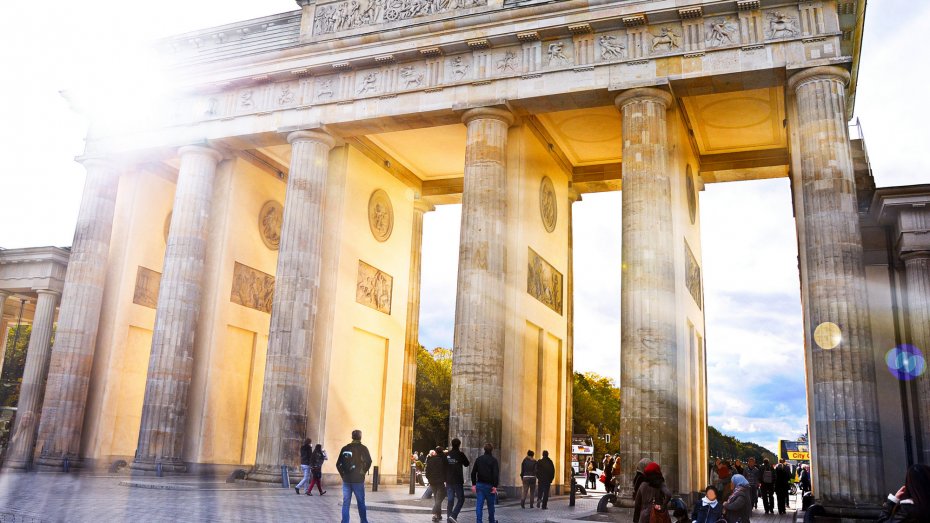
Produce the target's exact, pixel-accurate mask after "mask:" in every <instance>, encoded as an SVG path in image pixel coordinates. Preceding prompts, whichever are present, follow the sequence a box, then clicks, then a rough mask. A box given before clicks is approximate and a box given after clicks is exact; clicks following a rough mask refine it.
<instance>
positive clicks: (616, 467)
mask: <svg viewBox="0 0 930 523" xmlns="http://www.w3.org/2000/svg"><path fill="white" fill-rule="evenodd" d="M610 472H611V474H610V475H611V477H612V478H613V479H612V480H611V481H610V488H609V489H608V490H607V491H608V492H617V491H618V490H619V488H620V484H619V482H620V479H621V478H622V477H623V468H621V466H620V454H614V464H613V467H611V469H610Z"/></svg>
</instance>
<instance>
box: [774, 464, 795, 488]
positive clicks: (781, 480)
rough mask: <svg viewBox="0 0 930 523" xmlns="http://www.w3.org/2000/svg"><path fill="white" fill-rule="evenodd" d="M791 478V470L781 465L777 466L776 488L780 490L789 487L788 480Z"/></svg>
mask: <svg viewBox="0 0 930 523" xmlns="http://www.w3.org/2000/svg"><path fill="white" fill-rule="evenodd" d="M790 477H791V469H789V468H788V467H787V466H785V465H783V464H781V463H779V464H778V465H776V466H775V486H776V487H780V488H787V487H788V480H789V478H790Z"/></svg>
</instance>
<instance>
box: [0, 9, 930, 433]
mask: <svg viewBox="0 0 930 523" xmlns="http://www.w3.org/2000/svg"><path fill="white" fill-rule="evenodd" d="M293 9H296V4H295V2H294V1H293V0H263V1H257V0H249V1H245V0H242V1H235V0H198V1H197V2H190V1H189V0H160V1H159V2H157V3H155V4H151V3H150V4H143V3H127V2H125V1H124V0H88V1H84V2H63V3H57V4H54V5H50V4H48V3H43V2H24V1H19V2H15V1H14V2H2V3H0V20H9V21H12V22H11V23H9V24H7V27H5V28H4V31H2V32H0V63H3V64H4V70H5V71H11V72H15V74H10V75H8V76H7V77H5V81H4V82H3V83H0V100H3V101H4V103H3V104H0V152H2V153H4V154H3V157H4V169H3V170H2V171H0V196H2V197H3V198H2V203H0V224H3V225H2V226H0V246H2V247H7V248H11V247H25V246H35V245H70V243H71V237H72V234H73V231H74V223H75V220H76V215H77V208H78V205H79V203H80V193H81V188H82V186H83V181H84V172H83V169H82V168H81V166H79V165H78V164H76V163H74V162H73V161H72V158H73V157H74V156H76V155H78V154H80V153H81V151H82V149H83V137H84V135H85V133H86V122H85V121H84V120H83V118H81V117H80V116H78V115H76V114H74V113H73V112H72V111H71V110H70V109H69V107H68V104H67V103H66V102H65V101H64V99H63V98H62V97H61V96H60V94H59V91H61V90H65V89H75V88H80V87H82V86H84V87H87V86H90V87H96V86H103V87H105V88H106V87H111V86H112V85H114V84H118V83H119V79H120V78H121V77H126V76H127V75H131V73H132V72H133V71H135V70H138V68H139V67H143V68H144V66H145V62H144V60H142V59H140V57H142V56H144V55H143V54H142V50H141V47H140V46H141V44H142V43H144V42H145V41H147V40H150V39H152V38H157V37H160V36H165V35H169V34H176V33H180V32H185V31H189V30H193V29H198V28H204V27H209V26H215V25H221V24H224V23H229V22H234V21H238V20H244V19H248V18H253V17H259V16H265V15H269V14H273V13H279V12H283V11H289V10H293ZM928 20H930V2H915V1H913V0H882V1H880V2H879V1H874V0H873V1H872V2H870V7H869V13H868V16H867V22H866V36H865V43H864V49H863V54H862V66H861V74H860V82H859V94H858V99H857V106H856V115H857V116H859V117H861V118H862V123H863V128H864V131H865V136H866V140H867V144H868V149H869V154H870V156H871V160H872V166H873V170H874V171H875V176H876V181H877V183H878V185H879V186H887V185H898V184H910V183H927V182H930V174H928V173H930V155H927V154H926V147H927V146H926V144H927V143H928V141H930V140H928V138H930V136H928V134H930V131H928V126H927V122H928V121H930V106H928V105H927V104H925V103H922V97H923V91H925V89H923V86H926V85H930V68H926V67H921V66H920V64H919V63H918V62H916V61H914V59H913V56H915V55H914V53H915V51H916V50H918V49H922V48H923V47H924V44H923V42H922V41H921V40H922V39H923V38H924V36H925V35H926V34H927V33H928V29H930V22H928ZM27 48H28V52H25V51H24V50H25V49H27ZM120 94H121V95H122V99H123V100H124V103H125V104H126V105H125V107H124V108H121V109H125V112H131V111H132V110H133V109H134V108H138V107H139V104H140V102H139V101H138V100H135V99H134V96H137V93H136V92H135V91H134V88H133V86H130V87H128V88H126V89H123V90H121V91H120ZM49 188H54V190H53V191H50V190H49ZM788 191H789V190H788V182H787V180H768V181H758V182H739V183H730V184H723V185H710V186H708V187H707V189H706V190H705V191H704V192H703V193H701V197H700V198H701V207H702V210H701V219H702V235H703V248H704V255H703V260H702V261H703V267H704V277H705V303H706V319H707V354H708V389H709V394H708V397H709V405H708V407H709V415H710V421H711V423H712V424H713V425H715V426H717V427H718V428H720V429H722V430H723V431H724V432H726V433H729V434H733V435H735V436H737V437H740V438H742V439H749V440H753V441H756V442H757V443H761V444H763V445H767V446H769V447H774V445H775V441H776V440H777V439H778V438H779V437H783V436H789V437H792V436H795V435H797V433H799V432H801V431H802V430H803V429H804V425H805V423H806V410H805V400H804V380H803V374H802V372H803V370H802V369H803V358H802V356H803V353H802V350H803V349H802V344H803V341H802V323H801V309H800V299H799V295H798V293H799V283H798V275H797V260H796V256H797V252H796V249H797V248H796V244H795V236H794V234H795V232H794V221H793V218H792V213H791V208H790V194H789V192H788ZM574 216H575V270H576V273H575V282H576V283H575V287H576V288H575V290H576V296H575V303H576V342H575V351H576V356H575V361H576V368H577V369H578V370H593V371H598V372H601V373H603V374H607V375H609V376H611V377H614V378H618V377H619V374H620V363H619V362H620V349H619V348H620V330H619V329H620V326H619V322H620V320H619V318H620V273H619V270H618V267H619V264H620V194H619V193H606V194H592V195H585V197H584V200H583V201H582V202H579V203H577V204H575V207H574ZM458 220H459V208H458V206H445V207H441V208H439V209H438V210H437V211H436V212H434V213H430V214H428V215H427V217H426V220H425V223H424V242H423V243H424V252H423V286H422V291H423V300H422V313H421V322H422V323H421V340H422V342H423V343H424V344H425V345H427V346H450V345H451V344H452V329H453V319H454V312H455V271H456V266H457V261H456V260H457V256H458V245H457V243H458Z"/></svg>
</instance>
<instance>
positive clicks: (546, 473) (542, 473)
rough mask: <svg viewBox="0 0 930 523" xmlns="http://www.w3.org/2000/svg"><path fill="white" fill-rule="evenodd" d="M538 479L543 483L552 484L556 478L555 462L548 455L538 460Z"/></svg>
mask: <svg viewBox="0 0 930 523" xmlns="http://www.w3.org/2000/svg"><path fill="white" fill-rule="evenodd" d="M536 479H538V480H539V483H540V484H542V485H551V484H552V482H553V480H555V463H553V462H552V460H551V459H549V458H548V457H544V458H542V459H540V460H539V461H538V462H536Z"/></svg>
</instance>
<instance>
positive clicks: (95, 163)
mask: <svg viewBox="0 0 930 523" xmlns="http://www.w3.org/2000/svg"><path fill="white" fill-rule="evenodd" d="M74 161H76V162H77V163H79V164H81V165H83V166H84V169H85V170H87V171H90V170H94V169H109V170H115V169H116V161H114V160H113V159H112V158H107V157H105V156H78V157H76V158H75V159H74Z"/></svg>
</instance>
